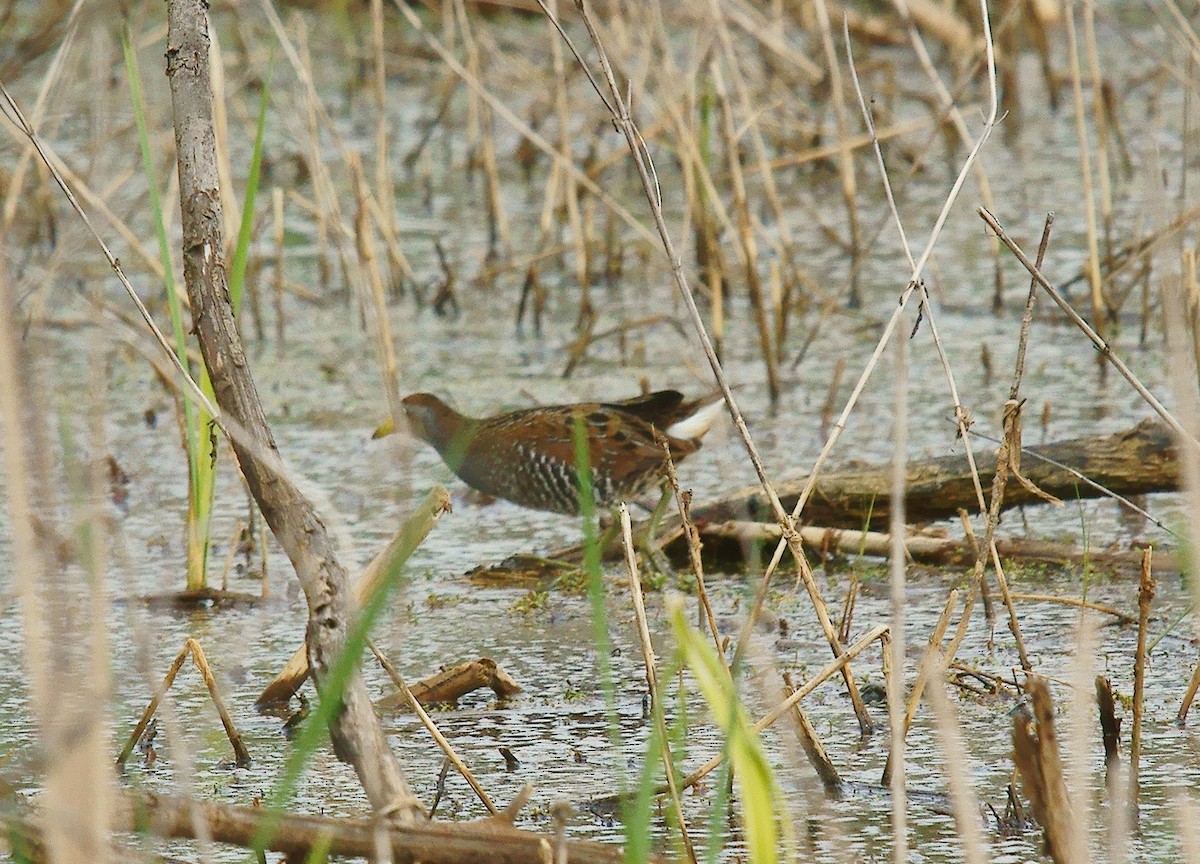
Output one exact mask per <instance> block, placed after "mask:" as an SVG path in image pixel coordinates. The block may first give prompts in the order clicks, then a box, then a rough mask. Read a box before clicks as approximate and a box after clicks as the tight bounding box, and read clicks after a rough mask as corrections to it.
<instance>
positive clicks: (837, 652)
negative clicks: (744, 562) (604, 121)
mask: <svg viewBox="0 0 1200 864" xmlns="http://www.w3.org/2000/svg"><path fill="white" fill-rule="evenodd" d="M579 11H580V14H581V15H582V18H583V22H584V25H585V26H586V27H587V30H588V34H589V36H590V37H591V40H592V44H593V46H594V47H595V49H596V53H597V55H598V58H599V62H600V66H601V69H602V70H603V74H604V80H605V83H606V87H605V90H601V88H600V87H599V85H598V84H597V83H596V82H595V80H594V78H592V74H591V70H590V69H588V68H587V65H586V64H585V63H584V62H583V59H582V57H580V55H579V53H578V51H576V50H575V47H574V45H573V44H572V43H570V41H569V40H568V45H569V46H570V47H571V49H572V52H573V53H575V56H576V57H577V58H578V59H579V61H580V65H581V67H582V68H583V69H584V72H585V73H586V74H587V75H588V78H589V80H591V81H592V84H593V87H594V88H595V90H596V92H597V94H598V95H599V96H600V98H601V100H602V101H604V103H605V106H606V107H607V108H608V110H609V112H610V113H611V114H612V117H613V119H614V120H615V122H616V124H617V126H618V128H619V129H620V130H621V132H622V134H623V135H624V136H625V141H626V143H627V144H628V145H629V149H630V153H631V154H632V155H633V161H634V165H635V167H636V168H637V172H638V176H639V178H640V179H641V181H642V188H643V190H644V192H645V194H646V198H647V200H648V201H649V203H650V210H651V212H652V214H653V216H654V223H655V226H656V227H657V229H658V234H659V239H660V241H661V243H662V246H663V249H664V251H665V252H666V253H667V259H668V260H669V261H670V263H671V273H672V276H673V278H674V282H675V286H676V288H677V289H678V292H679V294H680V297H681V298H682V300H683V303H684V305H685V307H686V308H687V310H688V315H689V317H690V318H691V321H692V325H693V327H694V328H695V330H696V333H697V335H698V337H699V339H700V344H701V346H702V347H703V349H704V354H705V357H706V358H707V359H708V363H709V366H710V367H711V368H712V370H713V375H714V377H715V378H716V381H717V385H718V386H719V387H720V389H721V394H722V396H723V397H724V399H725V404H726V406H727V407H728V408H729V413H730V415H731V416H732V418H733V423H734V427H735V428H736V429H737V431H738V434H739V436H740V437H741V439H742V443H743V444H744V445H745V447H746V451H747V454H748V455H749V457H750V462H751V464H752V465H753V466H754V470H755V473H756V474H757V476H758V480H759V483H760V484H761V485H762V487H763V491H764V492H765V493H766V495H767V497H768V499H769V500H770V501H771V507H772V512H773V513H774V514H775V517H776V520H777V521H778V522H779V525H780V528H781V529H782V531H783V535H784V541H785V542H786V544H787V546H788V548H789V549H790V550H791V552H792V555H793V557H794V558H795V560H796V566H797V568H798V569H799V571H800V575H801V578H802V579H803V580H804V585H805V588H806V589H807V590H808V594H809V598H810V599H811V600H812V603H813V606H814V608H815V609H816V612H817V618H818V620H819V621H820V622H821V629H822V630H823V632H824V633H825V637H826V639H827V640H828V641H829V644H830V648H831V649H832V650H833V653H834V656H835V657H838V656H841V654H842V651H843V649H842V646H841V643H840V642H839V641H838V638H837V632H836V631H835V630H834V627H833V624H832V622H830V620H829V614H828V612H827V610H826V609H825V604H824V601H823V600H821V596H820V591H819V590H818V588H817V585H816V582H815V580H814V579H813V576H812V570H811V568H810V567H809V566H808V561H807V559H806V558H805V555H804V550H803V548H802V546H801V543H800V538H799V535H798V534H797V533H796V529H795V526H794V524H793V522H792V520H791V519H790V518H789V517H788V515H787V512H786V511H785V510H784V509H783V505H782V504H781V503H780V502H779V496H778V495H776V494H775V490H774V487H773V486H772V485H771V482H770V479H769V478H768V477H767V473H766V469H765V468H764V467H763V464H762V459H761V457H760V456H759V454H758V448H757V447H756V446H755V444H754V441H753V440H752V439H751V437H750V430H749V429H748V428H747V426H746V421H745V419H744V418H743V417H742V413H741V411H740V410H739V409H738V407H737V403H736V402H735V400H734V398H733V393H732V391H731V390H730V387H729V382H728V380H727V379H726V377H725V372H724V370H723V368H722V367H721V362H720V360H719V359H718V358H717V355H716V351H715V350H714V349H713V345H712V340H711V339H710V338H709V335H708V331H707V329H706V328H705V326H704V320H703V318H702V317H701V315H700V310H699V309H698V308H697V306H696V299H695V297H694V296H693V294H692V291H691V288H690V287H689V286H688V280H687V275H686V274H685V273H684V269H683V262H682V260H681V259H680V257H679V255H678V254H677V253H676V251H675V244H674V241H673V240H672V239H671V232H670V229H669V228H668V227H667V223H666V217H665V216H664V215H663V210H662V200H661V195H660V189H659V185H658V175H657V173H656V171H655V168H654V165H653V162H652V161H651V159H650V154H649V152H648V151H647V149H646V145H645V141H644V139H643V138H642V136H641V133H640V132H639V131H638V129H637V126H636V125H635V124H634V122H633V118H632V116H631V113H630V110H631V109H630V106H629V104H628V101H627V100H626V99H625V97H622V96H621V88H620V87H619V86H618V84H617V80H616V77H615V75H614V73H613V70H612V66H611V64H610V62H609V59H608V55H607V53H606V52H605V49H604V45H603V42H602V41H601V39H600V35H599V33H598V32H597V30H596V25H595V22H594V20H593V19H592V16H591V13H590V12H589V10H588V4H587V2H586V0H581V2H580V3H579ZM559 30H560V33H561V32H562V30H561V27H560V28H559ZM564 38H565V34H564ZM606 91H607V93H608V94H609V96H610V97H611V100H612V101H609V99H608V98H606V97H605V96H604V93H605V92H606ZM781 554H782V553H781ZM768 584H769V580H768V578H766V577H764V579H763V581H762V583H761V584H760V587H759V591H758V594H757V595H756V597H755V602H754V606H753V608H752V610H751V613H750V615H749V616H747V620H746V623H745V625H744V626H743V628H742V632H741V634H740V636H739V638H738V644H737V649H736V652H735V655H734V661H733V664H732V665H733V666H735V667H736V666H737V665H738V663H739V661H740V659H741V656H742V653H743V652H744V651H745V650H746V647H747V645H748V644H749V641H750V639H749V636H750V634H751V633H752V632H753V627H754V621H755V618H756V616H757V614H758V610H759V609H761V607H762V603H763V601H764V600H765V597H766V589H767V586H768ZM842 676H843V678H844V679H845V681H846V689H847V691H848V692H849V695H850V700H851V703H852V704H853V706H854V713H855V715H856V716H857V717H858V721H859V727H860V728H861V729H862V731H863V733H864V734H865V733H867V732H869V731H871V730H872V729H873V728H874V724H873V722H872V721H871V718H870V714H868V712H867V708H866V705H865V704H863V701H862V697H861V695H860V694H859V692H858V687H857V685H856V684H855V683H854V676H853V673H851V671H850V668H849V666H845V667H844V668H843V669H842Z"/></svg>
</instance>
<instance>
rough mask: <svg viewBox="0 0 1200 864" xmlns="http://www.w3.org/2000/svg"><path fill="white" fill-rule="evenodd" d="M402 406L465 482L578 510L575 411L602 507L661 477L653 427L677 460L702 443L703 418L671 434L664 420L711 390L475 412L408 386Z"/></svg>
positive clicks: (706, 406)
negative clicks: (686, 433) (685, 431)
mask: <svg viewBox="0 0 1200 864" xmlns="http://www.w3.org/2000/svg"><path fill="white" fill-rule="evenodd" d="M404 410H405V414H406V415H407V417H408V422H409V427H410V429H411V431H412V433H413V434H414V435H416V436H417V437H418V438H420V439H422V440H423V441H426V442H428V443H429V444H431V445H433V447H434V448H435V449H436V450H437V451H438V453H440V454H441V456H442V459H443V461H445V463H446V464H447V465H448V466H449V467H450V468H451V469H452V470H453V471H454V473H455V474H457V475H458V476H459V477H460V478H462V480H463V482H465V483H466V484H467V485H468V486H471V487H472V488H474V489H477V490H478V491H480V492H483V493H484V494H487V495H491V496H494V497H496V498H505V499H507V500H509V501H512V502H514V503H516V504H520V505H522V506H524V507H532V508H534V509H537V510H552V511H554V512H558V513H570V514H577V513H578V512H579V499H578V475H577V473H576V469H575V443H574V440H575V439H574V431H573V430H574V424H575V418H576V417H579V418H581V419H582V421H583V425H584V430H585V432H586V435H587V443H588V454H589V457H590V460H591V467H592V484H593V489H594V491H595V497H596V503H597V505H599V506H601V507H607V506H611V505H613V504H616V503H617V502H618V501H627V500H629V499H631V498H633V497H636V496H637V495H638V494H640V493H642V492H645V491H646V490H648V489H650V488H652V487H653V486H654V485H655V484H656V483H657V482H658V481H659V480H660V479H661V478H662V476H663V470H664V464H665V460H664V458H663V453H662V450H661V449H660V448H659V446H658V445H657V444H656V443H655V440H654V439H655V430H658V432H659V433H660V434H663V435H666V436H667V441H668V443H669V446H670V450H671V458H672V459H673V460H674V461H675V462H679V461H681V460H683V459H685V458H687V457H688V456H690V455H691V454H693V453H695V452H696V451H697V450H698V449H700V436H702V435H703V434H704V431H706V429H707V423H701V424H700V426H701V427H702V428H700V429H699V430H697V431H696V432H695V436H694V437H671V436H670V435H669V434H668V431H667V430H668V429H670V428H671V427H672V426H674V425H675V424H677V423H680V422H681V421H685V420H687V419H688V418H690V417H694V416H697V415H699V414H700V413H701V412H705V411H711V410H712V400H686V399H684V398H683V394H681V393H679V392H677V391H675V390H659V391H658V392H656V393H650V394H648V395H646V396H639V397H637V398H634V399H627V400H625V401H623V402H582V403H578V404H573V405H550V406H545V407H542V408H526V409H523V410H520V411H511V412H509V413H507V414H499V415H496V416H495V417H484V418H474V417H466V416H464V415H462V414H459V413H458V412H457V411H455V410H454V409H453V408H451V407H450V406H448V405H446V404H445V403H444V402H442V400H440V399H439V398H438V397H436V396H433V395H431V394H429V393H414V394H413V395H411V396H408V397H406V398H405V399H404ZM708 422H711V419H710V420H708Z"/></svg>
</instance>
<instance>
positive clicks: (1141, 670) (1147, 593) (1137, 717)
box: [1129, 547, 1156, 825]
mask: <svg viewBox="0 0 1200 864" xmlns="http://www.w3.org/2000/svg"><path fill="white" fill-rule="evenodd" d="M1153 561H1154V550H1153V548H1151V547H1147V548H1146V550H1145V551H1144V552H1143V553H1142V575H1141V578H1140V579H1139V580H1138V636H1137V654H1136V655H1135V656H1134V661H1133V729H1132V731H1131V732H1130V735H1129V807H1130V815H1131V816H1132V817H1133V819H1134V824H1135V825H1136V824H1137V813H1138V801H1139V798H1140V797H1141V780H1140V779H1139V776H1138V768H1139V764H1140V762H1141V758H1142V712H1143V710H1144V708H1145V696H1146V661H1147V660H1148V659H1149V658H1148V657H1147V656H1146V637H1147V630H1148V629H1149V624H1150V604H1151V603H1152V602H1153V601H1154V592H1155V588H1156V586H1155V583H1154V573H1153V568H1152V564H1153Z"/></svg>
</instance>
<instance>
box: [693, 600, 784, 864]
mask: <svg viewBox="0 0 1200 864" xmlns="http://www.w3.org/2000/svg"><path fill="white" fill-rule="evenodd" d="M671 629H672V630H673V631H674V632H675V638H676V639H677V640H678V642H679V647H680V651H681V652H682V654H683V659H684V662H685V663H686V664H687V666H688V668H689V669H690V670H691V672H692V676H693V677H694V678H695V679H696V683H697V684H698V685H699V687H700V692H701V693H702V694H703V695H704V700H705V701H706V702H707V703H708V706H709V709H710V710H711V711H712V714H713V718H714V719H715V720H716V723H717V725H718V726H719V727H720V729H721V732H722V733H723V734H724V735H725V739H726V746H727V747H728V750H729V758H730V761H731V762H732V763H733V772H734V778H735V781H736V783H737V789H738V798H739V802H740V805H741V811H742V826H743V830H744V831H745V833H746V845H747V847H748V849H749V853H750V862H751V864H775V862H776V861H778V860H779V840H780V834H779V821H780V820H779V818H778V817H780V816H781V815H782V814H781V813H780V812H779V811H780V810H781V807H782V802H783V797H782V793H781V791H780V789H779V785H778V783H777V782H776V780H775V774H774V772H773V771H772V770H771V764H770V762H769V761H768V760H767V754H766V751H765V750H764V749H763V745H762V740H761V739H760V738H759V736H758V733H757V732H755V730H754V724H753V723H751V721H750V717H749V715H748V714H747V713H746V709H745V708H744V707H743V706H742V704H741V703H740V701H739V700H738V697H737V693H736V692H735V691H734V688H733V682H732V681H731V680H730V678H729V676H728V675H727V674H726V673H725V667H724V666H723V665H722V663H721V660H720V658H719V657H717V655H716V652H715V651H714V650H713V647H712V646H711V645H710V644H709V643H708V640H707V639H706V638H705V637H704V636H703V635H702V634H701V633H700V631H698V630H696V629H695V628H694V627H691V626H689V625H688V624H687V622H686V621H685V620H684V612H683V607H682V604H678V605H676V606H675V608H674V609H673V610H672V611H671ZM783 824H785V825H786V824H787V823H786V818H785V819H783Z"/></svg>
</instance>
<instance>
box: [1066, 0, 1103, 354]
mask: <svg viewBox="0 0 1200 864" xmlns="http://www.w3.org/2000/svg"><path fill="white" fill-rule="evenodd" d="M1084 5H1085V6H1087V5H1090V4H1088V3H1085V4H1084ZM1085 14H1086V13H1085ZM1063 18H1064V20H1065V21H1066V25H1067V58H1068V61H1069V65H1070V69H1071V93H1072V97H1073V104H1074V108H1075V134H1076V136H1077V137H1078V139H1079V173H1080V175H1081V178H1080V179H1081V180H1082V182H1083V215H1084V218H1085V221H1086V225H1087V247H1088V260H1087V277H1088V285H1089V287H1090V288H1091V299H1092V322H1093V323H1094V325H1095V328H1096V332H1097V333H1098V334H1100V335H1101V336H1103V335H1104V334H1105V333H1106V332H1107V331H1108V320H1107V319H1108V316H1107V310H1106V308H1105V304H1104V293H1103V286H1102V284H1101V279H1100V243H1099V235H1098V231H1097V229H1096V204H1095V191H1094V186H1093V180H1092V161H1091V153H1090V151H1089V147H1090V145H1089V143H1088V134H1087V117H1086V116H1085V109H1084V103H1083V73H1082V71H1081V70H1080V67H1079V40H1078V37H1077V36H1076V34H1075V0H1065V3H1064V9H1063ZM1092 84H1093V86H1096V87H1098V86H1099V82H1098V81H1093V82H1092Z"/></svg>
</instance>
